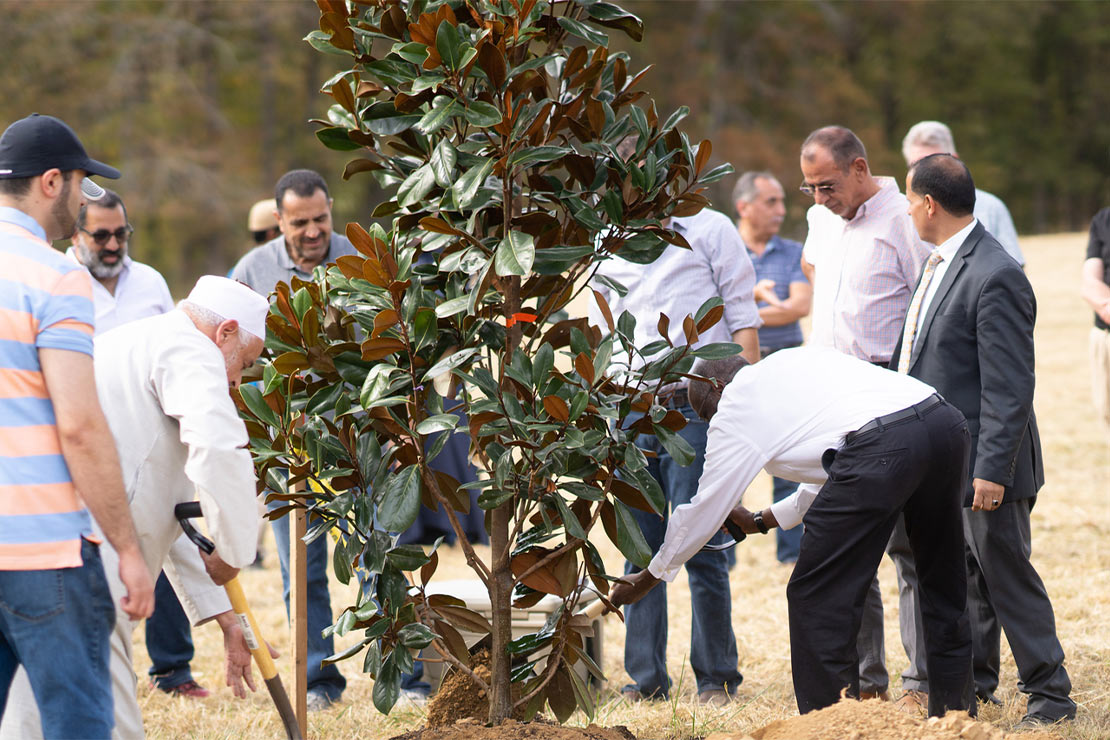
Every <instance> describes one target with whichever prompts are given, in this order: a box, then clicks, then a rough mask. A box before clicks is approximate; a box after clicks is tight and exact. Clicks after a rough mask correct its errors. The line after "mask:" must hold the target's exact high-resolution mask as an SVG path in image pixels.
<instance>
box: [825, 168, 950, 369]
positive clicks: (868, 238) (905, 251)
mask: <svg viewBox="0 0 1110 740" xmlns="http://www.w3.org/2000/svg"><path fill="white" fill-rule="evenodd" d="M875 182H876V183H877V184H878V185H879V191H878V192H877V193H875V195H873V196H871V198H869V199H868V200H867V201H866V202H864V203H863V204H862V205H860V207H859V208H858V209H857V210H856V214H855V216H853V217H852V218H851V219H848V220H845V219H842V218H840V217H839V216H837V215H836V214H835V213H833V212H832V211H830V210H829V209H828V208H825V207H824V206H819V205H814V206H813V207H811V208H810V209H809V211H808V212H807V214H806V218H807V220H808V222H809V234H808V236H807V237H806V242H805V249H804V252H803V254H804V256H805V260H806V261H807V262H809V263H810V264H811V265H813V266H814V269H815V270H816V277H815V280H814V284H813V323H812V331H811V332H810V338H809V344H811V345H813V346H817V347H834V348H835V349H837V350H840V351H841V352H844V353H846V354H849V355H852V356H853V357H858V358H860V359H861V360H867V361H869V362H886V361H888V360H889V359H890V356H891V355H892V354H894V347H895V345H896V344H897V343H898V339H899V338H900V337H901V336H902V325H903V323H904V322H905V320H906V308H907V307H908V306H909V303H910V298H911V297H912V295H913V289H914V286H916V285H917V278H918V275H920V274H921V266H922V265H923V264H925V260H926V259H927V258H928V256H929V252H930V251H932V245H930V244H928V243H927V242H924V241H922V240H921V239H920V238H919V237H918V235H917V230H916V229H914V226H913V221H912V220H911V219H910V217H909V214H908V213H907V209H908V208H909V201H907V200H906V197H905V196H904V195H902V193H901V192H900V191H899V190H898V184H897V183H896V182H895V181H894V179H893V178H891V177H876V178H875Z"/></svg>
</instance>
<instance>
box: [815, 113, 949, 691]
mask: <svg viewBox="0 0 1110 740" xmlns="http://www.w3.org/2000/svg"><path fill="white" fill-rule="evenodd" d="M801 169H802V175H803V177H804V178H805V179H804V181H803V183H802V186H801V188H800V189H801V191H802V192H803V193H805V194H806V195H811V196H813V200H814V206H813V207H812V208H810V209H809V213H808V214H807V220H808V221H809V235H808V237H807V238H806V243H805V248H804V250H803V252H802V263H803V268H805V267H808V266H812V268H813V271H814V274H813V277H811V280H812V282H813V329H812V332H811V334H810V339H809V343H810V344H812V345H815V346H826V347H833V348H835V349H837V350H839V351H840V352H843V353H845V354H848V355H852V356H853V357H858V358H860V359H862V360H867V361H868V362H872V363H875V364H877V365H883V366H886V364H887V363H888V362H889V361H890V357H891V355H892V354H893V353H894V347H895V345H896V344H897V343H898V339H899V337H901V334H902V324H903V322H904V321H905V317H906V309H907V308H908V307H909V303H910V298H912V297H913V291H914V287H915V286H916V285H917V278H918V275H920V273H921V268H922V265H923V264H924V263H925V260H926V259H927V258H928V256H929V252H930V251H932V248H933V247H932V245H931V244H929V243H927V242H924V241H922V240H921V239H920V238H919V237H918V235H917V231H916V230H915V229H914V226H913V221H912V220H911V219H910V217H909V216H908V215H907V210H908V207H909V201H907V200H906V196H904V195H902V193H901V192H900V191H899V190H898V183H897V182H896V181H895V180H894V178H892V177H875V176H873V175H872V174H871V169H870V167H869V166H868V164H867V151H866V150H865V149H864V147H863V143H862V142H861V141H860V140H859V138H858V137H857V136H856V135H855V134H854V133H852V131H850V130H849V129H846V128H843V127H841V126H827V127H825V128H820V129H817V130H816V131H814V132H813V133H811V134H810V135H809V136H808V137H807V138H806V140H805V143H803V144H802V151H801ZM806 263H808V265H807V264H806ZM898 527H899V528H900V529H901V531H902V532H904V531H905V529H904V525H903V524H902V523H901V518H899V524H898ZM895 538H897V533H896V535H895ZM901 539H902V541H904V540H905V537H904V536H903V537H902V538H901ZM857 649H858V651H859V658H860V695H861V697H863V698H871V697H881V698H884V699H888V698H889V693H888V689H889V686H890V678H889V676H888V674H887V670H886V666H885V664H884V663H885V655H884V653H885V648H884V645H883V603H882V598H881V596H880V595H879V582H878V580H877V579H876V580H875V581H874V582H872V585H871V591H870V593H869V594H868V597H867V603H866V605H865V608H864V614H863V623H862V625H861V627H860V635H859V640H858V643H857ZM903 680H905V677H903Z"/></svg>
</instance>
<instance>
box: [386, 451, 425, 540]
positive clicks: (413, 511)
mask: <svg viewBox="0 0 1110 740" xmlns="http://www.w3.org/2000/svg"><path fill="white" fill-rule="evenodd" d="M419 513H420V466H419V465H409V466H408V467H407V468H403V469H402V470H401V472H399V473H397V474H395V475H394V476H393V477H391V478H390V479H389V483H388V484H387V485H386V490H385V494H384V495H383V496H382V502H381V503H380V504H378V523H379V524H380V525H381V527H382V528H383V529H385V530H386V531H388V532H404V531H405V530H406V529H408V528H409V527H411V526H412V523H413V522H415V521H416V516H417V514H419Z"/></svg>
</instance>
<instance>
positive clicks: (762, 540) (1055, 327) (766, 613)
mask: <svg viewBox="0 0 1110 740" xmlns="http://www.w3.org/2000/svg"><path fill="white" fill-rule="evenodd" d="M1085 244H1086V241H1085V235H1082V234H1065V235H1059V236H1043V237H1030V238H1027V239H1025V240H1024V241H1023V243H1022V246H1023V248H1024V250H1025V253H1026V256H1027V259H1028V261H1029V263H1028V265H1027V271H1028V274H1029V276H1030V278H1031V280H1032V282H1033V286H1034V288H1035V289H1036V293H1037V299H1038V304H1039V320H1038V322H1037V376H1038V384H1037V397H1036V411H1037V415H1038V418H1039V422H1040V428H1041V437H1042V440H1043V443H1044V447H1045V449H1044V452H1045V460H1046V468H1047V484H1046V485H1045V487H1044V489H1043V491H1042V492H1041V496H1040V500H1039V503H1038V505H1037V508H1036V510H1035V512H1034V516H1033V529H1034V534H1033V544H1034V550H1033V555H1034V561H1035V563H1036V566H1037V568H1038V570H1039V571H1040V573H1041V576H1042V577H1043V578H1044V581H1045V583H1046V585H1047V587H1048V590H1049V593H1050V595H1051V597H1052V601H1053V605H1054V606H1055V609H1056V620H1057V628H1058V632H1059V636H1060V640H1061V641H1062V643H1063V646H1064V650H1065V652H1066V654H1067V667H1068V670H1069V672H1070V674H1071V678H1072V682H1073V685H1074V690H1073V694H1072V695H1073V697H1074V699H1075V700H1076V702H1077V703H1078V704H1079V716H1078V719H1077V720H1076V721H1075V722H1073V723H1070V724H1068V725H1066V726H1063V727H1061V728H1060V729H1059V732H1060V734H1061V735H1062V736H1063V737H1064V738H1068V739H1069V740H1098V739H1100V738H1101V739H1105V738H1110V444H1108V437H1107V433H1106V432H1105V430H1102V429H1100V428H1099V427H1098V426H1097V424H1096V422H1095V419H1094V415H1093V413H1092V411H1091V405H1090V390H1089V373H1088V367H1087V333H1088V328H1089V326H1090V321H1091V319H1090V311H1088V310H1087V308H1086V306H1085V304H1083V302H1082V301H1081V300H1080V299H1079V298H1078V296H1077V284H1078V276H1079V266H1080V263H1081V262H1082V259H1083V252H1084V247H1085ZM769 499H770V480H769V479H767V478H761V479H759V480H757V481H756V483H755V484H754V485H753V486H752V488H751V490H750V492H749V494H748V499H747V502H748V503H749V505H753V504H754V505H757V506H762V505H764V504H765V503H766V502H767V501H769ZM605 544H606V545H608V543H605ZM603 552H604V553H605V557H606V561H607V563H608V564H609V566H610V568H611V569H612V570H613V571H614V572H615V571H616V570H617V569H618V568H619V566H620V556H619V554H618V553H617V551H616V549H615V548H614V547H612V546H607V547H603ZM441 555H446V557H445V558H443V560H441V563H442V564H441V567H440V571H439V573H438V574H437V577H441V578H465V577H467V575H468V571H467V570H466V568H465V565H464V564H463V562H462V559H461V557H459V552H458V549H457V548H455V549H449V550H447V551H446V552H444V551H441ZM738 555H739V562H738V564H737V567H736V568H735V569H734V570H733V571H732V597H733V599H732V600H733V613H732V619H733V627H734V629H735V632H736V638H737V641H738V643H739V653H740V663H741V665H740V669H741V671H742V672H743V674H744V676H745V680H744V683H743V685H742V686H741V688H740V692H739V698H738V701H736V702H734V703H733V704H731V705H729V706H727V707H724V708H719V709H709V708H703V707H701V706H699V705H698V704H697V703H696V702H694V701H693V700H692V698H693V695H694V693H695V690H694V688H693V681H692V678H691V675H690V670H689V665H688V663H687V661H686V653H687V651H688V649H689V599H688V591H687V587H686V584H685V582H684V577H680V578H679V580H678V581H676V582H675V583H674V584H673V585H672V586H671V589H670V598H671V601H670V620H671V621H670V634H671V640H670V644H669V646H668V663H669V665H670V667H671V675H672V679H673V680H674V682H675V684H676V691H674V694H673V698H672V700H671V701H670V702H660V703H654V704H648V703H644V704H635V705H634V704H629V703H627V702H625V701H624V700H622V699H620V698H619V696H618V695H617V694H615V693H614V691H613V689H616V690H619V688H620V687H621V686H622V685H624V683H625V682H626V681H627V676H626V675H625V674H624V671H623V668H622V657H621V656H622V649H623V644H624V639H625V635H624V628H623V626H622V624H621V623H620V621H619V620H618V619H616V618H615V617H613V616H610V617H609V619H608V621H607V623H606V627H605V629H606V632H605V643H604V650H605V656H604V665H603V668H604V669H605V671H606V673H607V675H608V676H609V677H610V684H609V686H610V690H609V691H607V692H606V697H605V698H604V699H603V701H602V702H601V705H600V709H599V713H598V717H597V720H596V721H597V722H598V724H603V725H618V724H619V725H625V726H627V727H628V728H629V729H630V730H632V731H633V732H634V733H635V734H636V735H637V736H638V737H642V738H700V737H703V736H705V735H707V734H709V733H711V732H717V731H729V732H736V731H750V730H753V729H755V728H758V727H761V726H763V725H764V724H766V723H767V722H769V721H771V720H774V719H779V718H784V717H789V716H792V715H794V714H795V713H796V712H797V709H796V707H795V704H794V697H793V692H792V689H791V682H790V659H789V649H788V640H787V619H786V599H785V586H786V582H787V579H788V577H789V575H790V571H789V568H788V567H786V566H782V565H779V564H778V562H777V561H776V560H775V557H774V541H773V539H772V538H771V537H758V536H757V537H750V538H749V539H748V540H747V541H746V542H744V543H743V544H742V545H741V547H740V550H739V553H738ZM880 576H881V581H882V584H883V589H884V601H885V603H886V604H887V606H888V611H887V618H886V640H887V660H888V666H889V668H890V670H891V674H892V675H893V676H897V675H898V674H899V673H900V671H901V670H902V668H903V667H904V666H905V663H906V658H905V655H904V654H903V651H902V648H901V644H900V642H899V638H898V623H897V613H896V611H895V608H894V606H895V604H896V602H897V599H896V592H895V579H894V571H893V567H892V566H891V565H890V563H889V561H885V562H884V563H883V566H882V570H881V571H880ZM241 580H242V581H243V584H244V587H245V589H246V591H247V594H248V598H250V600H251V602H252V604H253V608H254V610H255V614H256V615H257V617H258V618H259V621H260V623H261V626H262V629H263V631H264V633H265V634H266V635H267V636H268V637H269V639H270V640H271V642H272V643H273V644H274V645H275V647H277V648H278V649H279V650H281V651H282V652H283V653H286V652H287V651H288V647H287V646H288V637H287V627H286V621H285V612H284V609H283V606H282V602H281V578H280V574H279V572H278V568H277V558H276V556H275V555H274V552H273V549H272V545H271V546H270V549H269V551H268V558H267V560H266V567H265V568H264V569H260V570H249V571H246V572H244V573H243V575H242V576H241ZM348 591H350V593H349V594H348V593H345V592H344V588H342V587H340V586H338V585H333V588H332V603H333V606H334V607H336V608H341V607H342V606H343V605H345V604H348V603H351V601H349V600H347V598H348V596H351V597H352V598H353V588H352V589H348ZM348 637H349V638H350V637H351V636H348ZM195 641H196V643H197V657H196V660H195V662H194V664H193V666H194V668H193V669H194V673H195V675H196V677H197V679H198V680H199V681H200V682H201V683H202V684H204V685H205V686H207V687H209V688H211V689H214V693H213V695H212V696H211V697H209V698H208V699H205V700H201V701H195V700H186V699H174V698H170V697H168V696H166V695H165V694H162V693H161V692H158V691H152V690H151V689H149V688H148V687H147V685H146V678H145V672H146V668H147V667H148V665H149V663H148V661H147V657H146V650H145V647H144V645H143V640H142V630H139V631H138V632H137V633H136V640H135V655H136V658H135V667H136V669H137V671H138V672H139V673H140V675H141V676H142V678H141V681H140V686H139V699H140V703H141V705H142V707H143V714H144V717H145V721H146V729H147V732H148V734H149V736H150V737H151V738H157V739H162V738H205V739H210V740H215V739H216V738H246V737H250V738H261V737H272V738H279V737H282V736H283V732H282V729H281V725H280V723H279V722H278V720H277V715H276V713H275V712H274V710H273V708H272V706H271V705H270V700H269V697H268V695H267V694H266V691H265V688H261V689H260V691H259V693H257V694H255V695H253V696H251V697H250V698H248V699H246V700H243V701H237V700H235V699H234V698H233V697H232V696H231V692H230V690H229V689H227V688H226V687H224V686H222V685H221V684H222V640H221V638H220V635H219V630H218V628H217V627H215V626H205V627H202V628H200V629H198V630H196V633H195ZM344 644H350V643H344ZM1003 651H1004V653H1003V657H1004V662H1003V675H1002V685H1001V687H1000V690H999V692H998V696H999V697H1000V698H1001V699H1003V701H1004V706H1002V707H985V708H984V709H983V710H982V713H981V719H982V720H983V721H985V722H989V723H991V724H992V725H995V726H998V727H999V728H1001V729H1004V730H1007V731H1009V730H1011V729H1012V728H1013V726H1014V725H1015V724H1016V723H1017V722H1018V720H1020V718H1021V716H1022V714H1023V713H1024V699H1023V697H1022V694H1020V693H1019V692H1018V690H1017V686H1016V683H1017V674H1016V669H1015V667H1014V663H1013V660H1012V659H1011V658H1010V656H1009V653H1008V651H1007V648H1006V646H1005V643H1004V644H1003ZM278 663H279V666H280V667H282V670H283V671H284V674H283V675H284V676H285V678H284V680H285V683H286V686H290V685H291V678H290V676H289V674H288V661H282V660H279V661H278ZM361 663H362V661H361V659H360V658H356V659H354V660H352V661H349V662H347V663H345V664H342V665H341V669H342V671H343V673H344V675H346V677H347V679H348V686H347V691H346V693H345V694H344V696H343V701H342V703H340V704H338V705H336V706H334V707H333V708H331V709H330V710H328V711H325V712H322V713H317V714H313V715H310V716H309V736H310V737H311V738H366V739H370V738H388V737H391V736H393V735H397V734H400V733H402V732H405V731H408V730H411V729H415V728H417V727H419V726H420V725H421V724H422V723H423V713H422V711H421V710H419V709H412V708H410V709H398V710H396V711H394V712H393V713H392V714H391V715H389V716H383V715H380V714H378V712H377V711H376V710H375V709H374V707H373V705H372V703H371V700H370V696H371V688H372V685H373V682H372V680H371V679H370V678H369V676H365V675H363V674H362V673H360V670H361ZM256 675H257V674H256ZM892 690H893V691H894V692H895V693H896V695H897V691H898V681H897V679H895V681H894V686H893V687H892ZM586 721H587V720H586V718H585V717H584V716H581V715H578V716H576V717H575V718H573V719H572V722H573V723H574V724H585V723H586Z"/></svg>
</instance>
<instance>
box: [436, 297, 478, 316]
mask: <svg viewBox="0 0 1110 740" xmlns="http://www.w3.org/2000/svg"><path fill="white" fill-rule="evenodd" d="M469 300H470V296H465V295H463V296H459V297H458V298H452V299H451V300H449V301H444V302H443V303H441V304H439V305H438V306H436V316H438V317H439V318H441V319H445V318H447V317H448V316H454V315H455V314H457V313H462V312H463V311H465V310H466V303H467V301H469Z"/></svg>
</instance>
